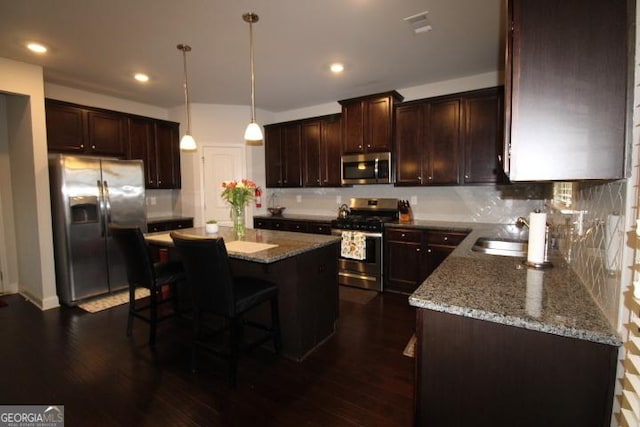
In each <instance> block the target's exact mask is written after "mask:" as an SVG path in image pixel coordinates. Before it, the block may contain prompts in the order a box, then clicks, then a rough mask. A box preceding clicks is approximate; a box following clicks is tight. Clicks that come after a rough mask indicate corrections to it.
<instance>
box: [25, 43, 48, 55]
mask: <svg viewBox="0 0 640 427" xmlns="http://www.w3.org/2000/svg"><path fill="white" fill-rule="evenodd" d="M27 48H28V49H29V50H30V51H32V52H35V53H45V52H46V51H47V47H46V46H44V45H41V44H40V43H29V44H27Z"/></svg>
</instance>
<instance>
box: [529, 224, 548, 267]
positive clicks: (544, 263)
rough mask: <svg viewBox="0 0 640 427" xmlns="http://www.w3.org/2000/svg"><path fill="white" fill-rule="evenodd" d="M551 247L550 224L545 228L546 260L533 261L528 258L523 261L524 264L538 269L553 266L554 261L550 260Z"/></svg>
mask: <svg viewBox="0 0 640 427" xmlns="http://www.w3.org/2000/svg"><path fill="white" fill-rule="evenodd" d="M550 247H551V232H550V228H549V225H548V224H547V226H546V227H545V230H544V261H543V262H531V261H529V260H528V259H525V260H524V261H523V264H524V265H526V266H527V267H530V268H535V269H536V270H543V269H547V268H551V267H553V263H552V262H551V261H549V249H550Z"/></svg>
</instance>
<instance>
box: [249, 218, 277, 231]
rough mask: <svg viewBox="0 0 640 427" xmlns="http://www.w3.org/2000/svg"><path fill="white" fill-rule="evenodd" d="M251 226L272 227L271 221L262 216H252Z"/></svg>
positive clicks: (268, 228)
mask: <svg viewBox="0 0 640 427" xmlns="http://www.w3.org/2000/svg"><path fill="white" fill-rule="evenodd" d="M253 228H262V229H265V230H270V229H271V228H273V227H272V225H271V221H270V220H268V219H264V218H254V219H253Z"/></svg>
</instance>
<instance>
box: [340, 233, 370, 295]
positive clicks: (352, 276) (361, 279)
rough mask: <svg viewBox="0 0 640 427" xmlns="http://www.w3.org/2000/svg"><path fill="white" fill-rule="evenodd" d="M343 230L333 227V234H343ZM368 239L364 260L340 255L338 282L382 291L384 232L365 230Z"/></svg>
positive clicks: (366, 239)
mask: <svg viewBox="0 0 640 427" xmlns="http://www.w3.org/2000/svg"><path fill="white" fill-rule="evenodd" d="M343 231H347V230H339V229H332V230H331V234H333V235H334V236H341V235H342V232H343ZM362 234H364V236H365V241H366V249H365V254H366V256H365V258H364V259H362V260H358V259H351V258H346V257H343V256H340V258H339V259H338V283H340V284H341V285H348V286H356V287H359V288H365V289H373V290H376V291H379V292H382V233H370V232H363V233H362Z"/></svg>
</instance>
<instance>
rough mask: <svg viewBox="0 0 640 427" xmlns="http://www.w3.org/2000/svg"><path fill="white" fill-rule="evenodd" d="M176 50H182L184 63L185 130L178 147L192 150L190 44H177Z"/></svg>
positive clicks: (194, 146)
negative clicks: (188, 69)
mask: <svg viewBox="0 0 640 427" xmlns="http://www.w3.org/2000/svg"><path fill="white" fill-rule="evenodd" d="M177 48H178V50H181V51H182V60H183V64H184V110H185V116H186V121H187V130H186V132H185V133H184V135H183V136H182V139H181V140H180V149H181V150H183V151H194V150H195V149H197V148H198V147H197V145H196V140H195V139H193V136H191V111H190V105H189V84H188V81H187V52H191V46H189V45H188V44H179V45H178V46H177Z"/></svg>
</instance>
